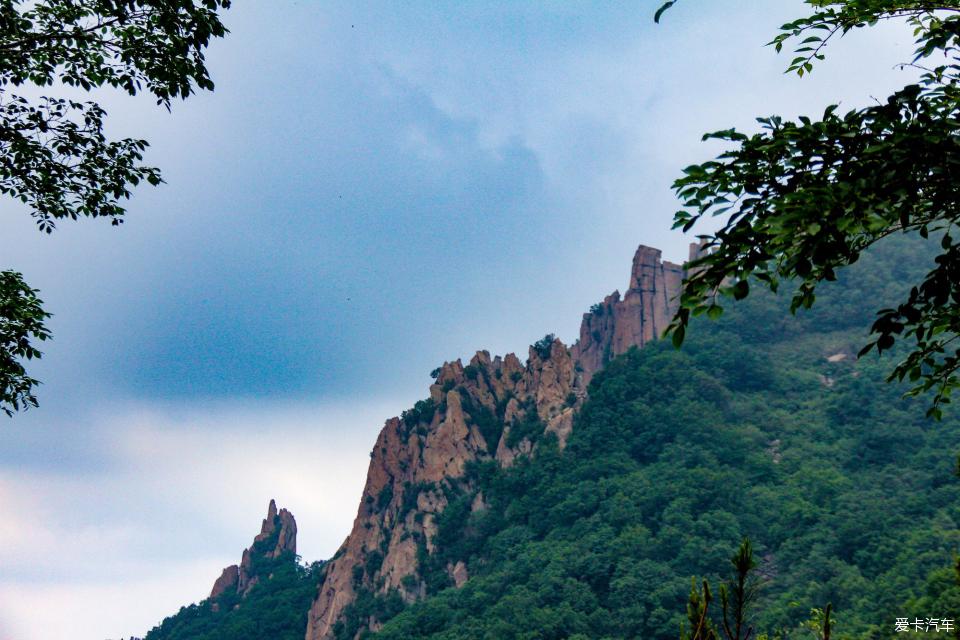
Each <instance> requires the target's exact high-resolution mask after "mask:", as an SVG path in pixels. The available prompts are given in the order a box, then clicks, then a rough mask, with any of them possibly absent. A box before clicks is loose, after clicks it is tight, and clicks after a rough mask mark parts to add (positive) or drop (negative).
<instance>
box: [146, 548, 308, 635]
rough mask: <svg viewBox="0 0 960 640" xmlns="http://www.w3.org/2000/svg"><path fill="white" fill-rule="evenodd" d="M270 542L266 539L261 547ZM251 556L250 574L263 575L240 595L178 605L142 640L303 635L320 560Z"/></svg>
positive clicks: (228, 594) (235, 594) (288, 556)
mask: <svg viewBox="0 0 960 640" xmlns="http://www.w3.org/2000/svg"><path fill="white" fill-rule="evenodd" d="M278 532H279V530H278ZM273 542H275V540H273V541H270V540H268V541H266V544H265V545H264V546H265V547H269V546H270V544H271V543H273ZM255 546H256V545H255ZM251 558H252V560H253V567H252V572H253V575H258V576H262V577H263V578H262V579H260V580H259V581H258V582H257V583H256V584H255V585H254V586H253V588H252V589H251V590H250V592H249V593H248V594H247V595H246V597H243V598H241V597H240V595H239V594H238V593H237V592H236V591H233V592H229V591H228V592H227V593H224V594H222V595H221V596H220V597H218V598H216V599H207V600H204V601H203V602H201V603H199V604H192V605H190V606H188V607H181V609H180V611H179V612H177V613H176V614H175V615H172V616H170V617H168V618H167V619H166V620H164V621H163V622H162V623H161V624H160V625H158V626H156V627H154V628H153V629H152V630H151V631H150V632H149V633H147V635H146V637H145V638H144V640H188V639H189V640H266V639H267V638H269V639H270V640H303V630H304V628H305V627H306V626H307V610H308V609H309V608H310V602H311V601H312V600H313V597H314V596H315V595H316V591H317V582H318V581H319V579H320V571H321V569H322V567H323V565H322V563H320V562H314V563H312V564H309V565H304V564H301V563H300V562H298V559H297V557H296V556H294V555H293V554H291V553H284V554H281V555H280V556H279V557H277V558H267V557H264V556H261V555H259V554H251Z"/></svg>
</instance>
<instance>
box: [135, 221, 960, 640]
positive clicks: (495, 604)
mask: <svg viewBox="0 0 960 640" xmlns="http://www.w3.org/2000/svg"><path fill="white" fill-rule="evenodd" d="M927 244H928V243H923V242H914V241H912V240H910V239H909V238H898V239H891V240H889V241H887V242H885V243H884V244H882V245H880V246H878V247H876V248H875V249H874V250H872V251H870V252H869V253H867V254H865V255H864V256H863V258H862V259H861V261H860V262H859V263H857V264H856V265H855V266H853V267H851V268H849V269H846V270H844V271H842V272H841V273H839V274H838V275H839V276H840V277H839V279H838V281H837V282H834V283H830V284H829V285H825V286H823V287H821V289H820V290H818V300H817V304H816V305H815V306H814V307H813V309H810V310H801V311H799V312H798V314H797V316H795V317H794V316H791V314H790V313H789V311H788V306H789V296H788V295H782V296H774V295H773V294H769V293H759V292H758V293H757V294H755V295H753V296H751V297H750V298H748V299H746V300H744V301H742V302H740V303H737V304H736V305H733V306H731V308H729V309H728V310H727V313H725V314H724V315H723V316H722V317H721V318H720V319H719V320H716V321H707V320H703V321H698V322H696V323H695V324H694V325H693V326H692V327H691V332H690V333H689V334H688V337H687V341H686V343H685V344H684V346H683V348H682V349H675V348H674V347H672V346H671V345H670V344H669V342H668V341H658V342H656V343H653V344H651V345H648V346H647V347H645V348H643V349H641V350H637V349H633V350H632V351H630V352H628V353H626V354H624V355H623V356H621V357H619V358H616V359H615V360H613V361H612V362H610V363H609V364H608V365H607V367H606V368H605V369H604V370H603V371H601V372H600V373H599V374H598V375H596V376H595V378H594V380H593V381H592V383H591V386H590V391H589V399H588V400H587V402H586V403H585V404H584V406H583V408H582V410H581V412H580V414H579V416H578V418H577V419H576V422H575V427H574V430H573V433H572V435H571V436H570V439H569V441H568V443H567V446H566V448H565V449H564V450H563V451H562V452H561V451H560V450H559V449H558V446H557V441H556V440H555V438H554V436H552V435H550V436H541V437H540V438H539V441H538V442H537V443H536V448H535V455H534V456H532V457H530V458H521V459H520V462H519V463H517V464H515V465H514V466H512V467H510V468H506V469H504V468H500V467H498V466H497V464H496V463H495V462H493V461H492V460H487V461H483V462H479V463H475V464H473V465H472V466H470V467H469V469H468V472H467V475H466V476H465V477H464V478H463V479H461V481H459V482H457V483H455V484H450V485H448V486H445V487H444V490H445V491H446V493H447V496H448V499H449V500H450V504H449V506H448V507H447V509H446V510H445V511H444V513H443V514H442V515H441V517H440V518H439V520H438V525H439V530H438V533H437V534H436V536H435V538H434V540H433V542H434V543H435V544H436V546H437V550H436V552H435V553H434V554H432V555H429V556H427V555H423V556H422V557H421V562H422V574H423V577H424V579H425V581H426V583H427V587H428V597H427V598H426V599H425V600H423V601H421V602H419V603H416V604H413V605H409V606H404V604H403V603H402V601H401V600H400V598H399V596H398V595H397V594H396V593H392V594H386V595H374V594H370V593H362V594H360V597H359V599H358V601H357V602H356V603H355V604H354V605H352V606H351V607H350V608H348V610H347V612H346V615H345V618H344V620H343V622H342V624H340V625H339V627H338V628H337V629H336V631H337V634H338V637H339V638H342V639H351V638H354V637H355V636H357V635H358V634H359V635H360V636H361V637H371V638H377V639H380V640H408V639H430V640H455V639H456V640H560V639H569V640H586V639H596V640H605V639H609V640H613V639H628V638H643V639H668V638H669V639H674V638H677V637H678V636H679V633H680V628H681V624H682V623H684V622H685V620H686V612H685V608H686V604H687V601H688V598H689V596H690V591H691V583H692V580H694V579H695V580H696V581H697V584H699V583H700V582H699V581H700V580H702V579H703V578H707V579H709V580H710V583H711V584H713V585H717V584H719V583H720V582H721V581H722V580H723V579H725V578H727V577H728V576H729V574H730V571H729V568H730V558H731V556H732V555H733V554H734V552H735V551H736V550H737V547H738V546H739V544H740V542H741V541H742V540H743V538H744V537H747V538H749V539H750V540H751V541H752V543H753V547H754V551H755V558H756V561H757V569H756V571H755V576H756V578H757V580H758V584H759V592H758V593H759V595H758V599H757V600H756V602H755V604H754V606H753V607H752V609H751V610H750V612H749V614H748V619H749V622H750V623H751V624H753V625H754V626H755V629H756V632H755V633H754V635H753V636H752V637H754V638H764V637H766V638H771V639H772V638H791V639H792V638H798V639H799V638H814V637H819V636H817V635H816V634H815V631H814V629H813V625H812V624H811V620H812V619H814V618H816V615H817V612H816V611H815V610H816V609H822V608H823V607H825V606H826V605H827V604H828V603H829V604H832V606H833V610H834V614H833V635H832V637H833V638H835V639H836V638H840V639H842V638H888V637H893V636H895V635H897V634H896V632H895V621H896V619H897V618H908V619H909V620H910V621H911V622H912V621H913V620H914V619H915V618H921V619H923V618H937V619H944V618H946V619H953V620H954V621H957V620H958V619H960V588H958V587H957V581H956V576H955V572H954V568H953V563H954V558H955V554H956V552H957V549H958V547H960V527H958V524H960V481H958V479H957V478H956V475H955V466H956V463H957V452H958V443H960V415H958V414H957V412H956V411H950V410H948V411H947V412H946V413H945V416H944V419H943V420H942V421H940V422H937V421H933V420H930V419H928V418H926V417H925V415H924V414H925V409H926V406H927V405H926V403H927V402H928V400H929V399H927V398H922V397H921V398H905V397H904V396H903V392H904V390H905V389H906V387H905V386H897V385H895V384H890V383H887V382H886V381H885V375H886V374H887V372H889V370H890V368H891V362H892V359H891V357H889V356H884V357H883V358H878V357H877V356H875V355H870V356H867V357H864V358H862V359H860V360H857V358H856V356H855V354H856V353H857V351H858V349H859V348H860V347H861V346H862V343H863V341H864V339H865V338H864V336H865V334H866V330H867V328H868V327H869V324H870V322H871V319H872V318H871V313H872V310H875V309H876V308H878V305H882V304H885V303H888V302H889V303H893V302H895V301H896V300H897V299H898V297H900V296H902V295H903V294H904V293H905V288H906V287H907V286H908V285H907V284H904V283H910V282H914V281H916V280H917V278H918V274H919V275H922V273H923V272H925V270H927V269H928V268H929V261H930V259H931V256H930V255H929V253H927V251H926V246H927ZM893 357H896V354H893ZM478 492H482V494H483V499H484V500H485V501H486V504H487V505H488V508H486V509H481V510H478V511H475V512H471V510H470V505H471V504H472V503H473V501H474V496H475V495H476V493H478ZM458 560H463V561H465V562H466V564H467V567H468V570H469V574H470V579H469V580H468V581H467V582H466V584H465V585H464V586H462V587H461V588H459V589H456V588H453V587H452V585H451V583H450V578H449V577H448V571H447V568H448V567H449V566H450V563H453V562H456V561H458ZM317 576H318V573H317V572H316V571H315V570H310V569H304V568H302V567H298V565H297V564H296V562H294V561H292V559H287V561H286V562H285V564H283V566H282V567H281V566H278V569H277V572H276V573H275V574H274V579H272V580H270V581H268V582H267V583H266V584H264V585H257V586H256V587H255V588H254V589H253V591H252V592H251V594H250V596H249V597H248V598H247V599H246V600H244V601H243V602H240V603H239V607H238V608H236V609H232V608H231V607H232V606H233V605H234V604H238V603H236V602H230V603H224V604H225V605H227V606H222V607H221V611H223V612H222V613H219V614H217V613H213V612H212V611H211V608H210V603H201V604H200V605H194V606H191V607H187V608H185V609H183V610H181V612H180V613H179V614H178V615H177V616H174V617H172V618H169V619H168V620H166V621H165V622H164V623H163V625H161V626H160V627H159V628H157V629H155V630H154V631H153V632H151V634H150V635H148V636H147V640H166V639H168V638H169V639H174V638H176V639H177V640H191V639H195V638H196V639H200V638H202V639H204V640H213V639H214V638H217V639H220V638H224V639H225V638H231V639H233V640H239V639H244V638H253V637H258V638H266V637H269V638H288V637H289V638H294V637H297V638H299V637H300V636H299V635H297V634H298V633H299V634H301V635H302V631H303V626H302V622H303V620H304V612H305V611H306V610H307V608H308V606H309V601H310V597H311V596H312V595H313V594H314V593H315V591H314V590H315V588H316V581H317ZM716 614H717V611H716V610H714V611H713V615H716ZM371 615H372V616H374V617H376V618H378V619H379V620H381V621H385V622H386V624H385V625H384V626H383V627H382V629H380V630H379V631H378V632H377V633H373V632H371V631H369V629H368V628H367V627H366V621H367V620H368V618H369V617H370V616H371ZM257 625H260V626H259V627H258V626H257ZM297 625H301V626H299V627H297ZM911 632H913V631H912V628H911ZM258 634H259V635H258ZM948 636H952V634H949V633H947V634H943V635H941V636H940V637H948Z"/></svg>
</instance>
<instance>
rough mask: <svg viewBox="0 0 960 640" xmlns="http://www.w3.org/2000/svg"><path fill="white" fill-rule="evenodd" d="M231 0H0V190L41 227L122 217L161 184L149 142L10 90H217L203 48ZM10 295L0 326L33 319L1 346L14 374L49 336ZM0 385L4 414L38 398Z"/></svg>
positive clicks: (30, 297) (163, 100) (22, 299)
mask: <svg viewBox="0 0 960 640" xmlns="http://www.w3.org/2000/svg"><path fill="white" fill-rule="evenodd" d="M229 6H230V0H163V1H160V0H129V1H125V2H116V1H114V0H89V1H87V2H76V1H74V0H0V193H2V194H3V195H5V196H8V197H10V198H12V199H14V200H17V201H20V202H21V203H23V204H24V205H26V206H27V207H28V208H29V211H30V215H32V216H33V218H34V219H35V220H36V222H37V226H38V227H39V229H40V230H41V231H43V232H46V233H50V232H52V231H53V229H54V228H55V226H56V222H57V221H58V220H62V219H70V220H76V219H78V218H80V217H91V218H96V217H104V218H108V219H110V221H111V222H112V223H113V224H119V223H120V222H122V220H123V215H124V213H125V209H124V207H123V205H122V204H121V202H122V201H123V200H126V199H128V198H129V197H130V196H131V189H132V188H133V187H135V186H136V185H138V184H140V183H141V182H143V181H146V182H148V183H150V184H152V185H157V184H159V183H160V182H161V176H160V172H159V170H158V169H156V168H155V167H150V166H146V165H144V164H142V163H141V161H142V160H143V152H144V150H145V149H146V147H147V142H146V141H145V140H140V139H133V138H126V139H122V140H109V139H108V138H107V136H106V134H105V133H104V118H105V116H106V112H105V111H104V110H103V108H102V107H100V105H99V104H97V103H96V102H92V101H88V102H78V101H75V100H72V99H65V98H61V97H55V96H40V97H38V98H28V97H24V96H22V95H19V94H18V93H16V90H17V87H22V86H25V85H34V86H36V87H40V88H44V87H50V86H54V85H57V84H60V85H66V86H67V87H72V88H76V89H80V90H83V91H91V90H93V89H97V88H100V87H112V88H116V89H120V90H122V91H125V92H126V93H128V94H130V95H137V94H138V93H141V92H144V91H145V92H148V93H150V94H152V95H153V97H154V98H156V100H157V104H159V105H162V106H164V107H166V108H168V109H169V108H170V105H171V101H172V100H173V99H175V98H187V97H188V96H190V95H191V94H192V93H193V92H194V90H195V88H200V89H208V90H212V89H213V81H212V80H211V79H210V76H209V73H208V72H207V68H206V66H205V59H204V49H205V48H206V47H207V46H208V45H209V43H210V41H211V39H212V38H218V37H222V36H224V35H225V34H226V29H225V28H224V26H223V24H222V23H221V21H220V19H219V16H218V14H217V12H218V11H220V10H224V9H227V8H228V7H229ZM3 273H4V274H7V275H6V276H5V277H7V278H10V277H11V274H12V272H3ZM17 277H19V276H17ZM17 292H18V293H17ZM14 293H17V295H10V292H9V290H7V289H6V287H5V290H4V294H3V295H4V301H5V304H4V306H3V309H2V311H3V313H4V315H3V316H2V317H0V322H9V323H14V324H15V323H17V322H18V319H19V318H23V317H25V316H31V317H32V321H33V322H34V326H35V328H36V329H37V332H34V331H28V332H27V333H25V334H22V338H23V339H22V341H20V342H18V345H19V347H18V348H13V349H11V348H10V347H9V345H8V344H6V343H3V344H0V360H2V361H4V363H5V364H4V367H6V368H5V369H4V370H3V371H2V372H0V375H2V376H9V373H8V372H9V371H11V370H12V369H10V368H9V364H7V363H9V362H13V363H14V366H15V368H19V369H18V370H22V368H23V367H22V359H23V358H27V359H29V357H34V358H37V357H40V352H39V351H37V350H36V348H35V347H34V346H33V345H32V344H31V342H30V337H31V336H32V337H33V338H37V339H42V338H41V336H46V335H47V332H46V329H44V328H43V320H44V318H46V317H47V315H46V314H45V313H43V312H42V311H41V310H40V307H39V301H38V300H37V299H36V297H35V295H34V294H35V292H34V291H33V290H31V289H29V288H28V287H26V286H25V285H24V286H23V287H20V288H19V289H15V290H14ZM27 354H30V355H29V356H28V355H27ZM10 381H12V382H10ZM0 382H2V383H3V384H5V385H8V384H13V392H12V394H13V395H12V396H11V395H10V392H9V389H10V387H9V386H8V387H5V389H6V390H7V391H6V392H5V393H4V395H3V396H0V409H3V410H4V411H5V412H7V413H8V414H11V413H12V412H14V411H17V410H18V409H20V408H22V407H25V406H31V405H32V406H35V405H36V398H35V397H34V395H33V393H32V389H33V387H34V385H35V384H36V381H35V380H34V379H32V378H30V377H29V376H27V375H26V374H25V373H23V372H21V373H19V374H15V375H14V376H13V378H6V379H2V381H0Z"/></svg>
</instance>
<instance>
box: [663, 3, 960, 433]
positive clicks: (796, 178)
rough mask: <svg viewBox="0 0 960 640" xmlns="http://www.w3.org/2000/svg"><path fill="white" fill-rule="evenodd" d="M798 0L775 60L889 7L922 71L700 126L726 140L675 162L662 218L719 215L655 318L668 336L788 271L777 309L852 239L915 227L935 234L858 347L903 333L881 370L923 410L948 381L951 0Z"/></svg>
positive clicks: (867, 241) (954, 286) (954, 32)
mask: <svg viewBox="0 0 960 640" xmlns="http://www.w3.org/2000/svg"><path fill="white" fill-rule="evenodd" d="M806 1H807V4H809V5H810V6H811V7H812V8H813V13H812V14H811V15H809V16H807V17H803V18H800V19H799V20H796V21H794V22H790V23H788V24H785V25H783V27H781V32H780V33H779V34H778V35H777V36H776V37H775V38H774V39H773V41H772V42H771V43H770V44H772V45H773V46H774V47H775V48H776V50H777V51H780V50H781V49H782V48H783V46H784V44H786V43H787V42H789V41H791V40H799V44H798V45H797V47H796V57H795V58H793V59H792V60H791V62H790V64H789V67H788V71H793V72H796V73H797V74H798V75H800V76H802V75H804V74H805V73H809V72H810V71H811V70H812V69H813V65H814V64H815V63H816V62H818V61H820V60H823V59H824V53H823V52H824V51H825V48H826V47H827V45H828V44H829V43H830V42H831V41H832V40H833V39H835V38H836V37H838V36H842V35H843V34H846V33H848V32H850V31H851V30H854V29H858V28H863V27H868V26H872V25H875V24H876V23H877V22H879V21H882V20H891V19H899V20H904V21H906V22H907V23H908V24H909V25H910V26H911V27H912V28H913V32H914V36H915V43H916V50H915V57H914V58H913V60H912V62H910V63H908V64H910V65H911V66H914V67H917V68H919V69H921V70H922V72H923V73H922V75H921V76H920V79H919V81H918V82H916V83H914V84H910V85H908V86H905V87H903V88H902V89H900V90H899V91H896V92H895V93H893V94H892V95H890V96H889V97H888V98H886V99H884V100H881V101H878V103H877V104H875V105H872V106H869V107H866V108H862V109H852V110H850V111H847V112H846V113H841V112H840V111H839V110H838V108H837V106H836V105H832V106H829V107H827V108H826V110H825V111H824V112H823V115H822V116H821V117H820V118H808V117H800V118H799V120H798V121H797V122H793V121H789V120H784V119H783V118H781V117H779V116H770V117H766V118H759V119H758V121H759V122H760V125H761V132H760V133H756V134H753V135H748V134H745V133H741V132H739V131H737V130H735V129H728V130H725V131H718V132H715V133H710V134H707V135H706V136H704V139H714V140H721V141H724V142H727V143H730V146H731V148H730V150H728V151H727V152H725V153H723V154H722V155H720V156H719V157H718V158H717V159H716V160H712V161H708V162H705V163H703V164H698V165H692V166H690V167H687V168H686V169H684V174H685V175H684V176H683V177H681V178H680V179H678V180H677V181H676V182H675V183H674V188H675V189H676V191H677V193H678V195H679V196H680V199H681V200H682V201H683V206H684V208H683V209H682V210H681V211H679V212H678V213H677V214H676V217H675V227H680V228H682V229H683V230H684V231H688V230H690V229H692V228H693V227H694V226H696V225H698V224H699V223H701V222H702V221H703V219H704V218H708V217H713V216H721V217H722V220H723V222H722V226H721V228H720V229H719V230H718V231H716V232H714V233H708V234H705V235H702V236H700V237H701V238H703V239H704V240H705V247H706V249H707V250H708V253H707V254H706V255H704V256H703V257H701V258H700V259H698V260H696V261H695V262H694V263H693V266H694V267H695V269H694V271H693V275H691V276H690V277H688V279H687V280H686V281H685V284H684V289H683V294H682V300H681V305H682V306H681V308H680V310H679V312H678V314H677V315H676V317H675V318H674V320H673V322H672V323H671V325H670V328H669V329H668V331H672V333H673V338H674V341H675V343H677V344H679V343H681V342H682V341H683V339H684V336H685V333H686V328H687V326H688V324H689V322H690V320H691V318H692V317H693V316H696V315H698V314H701V313H706V314H708V315H709V316H711V317H716V316H717V315H719V314H720V313H721V312H722V306H721V305H720V304H719V301H720V300H721V299H722V298H723V297H732V298H734V299H735V300H740V299H743V298H745V297H746V296H747V295H748V294H749V292H750V286H751V284H757V283H759V284H761V285H763V286H765V287H768V288H770V289H773V290H776V289H777V287H778V285H779V284H780V283H781V282H782V281H784V280H788V279H794V278H796V279H797V280H798V281H799V283H800V284H799V286H798V287H797V288H796V290H795V292H794V295H793V300H792V303H791V307H790V309H791V311H796V310H797V309H799V308H801V307H802V308H809V307H810V306H811V305H812V304H813V302H814V300H815V297H816V296H815V291H816V290H817V288H818V287H819V286H821V284H822V283H823V282H825V281H831V280H833V279H835V278H836V277H837V272H838V270H839V269H840V268H842V267H846V266H848V265H851V264H853V263H855V262H857V261H858V260H859V259H860V258H861V256H862V255H863V252H864V250H865V249H867V248H868V247H870V246H871V245H873V244H874V243H876V242H877V241H879V240H881V239H883V238H885V237H887V236H890V235H891V234H902V233H916V234H919V235H921V236H922V237H924V238H929V239H930V241H931V243H934V242H935V241H936V242H938V243H939V245H940V248H939V255H937V256H936V259H935V262H934V263H932V264H931V265H930V267H931V268H930V269H929V271H928V272H927V273H926V275H920V276H919V277H917V278H916V279H915V280H914V281H912V283H911V284H912V285H913V286H911V287H910V288H909V289H908V291H907V292H906V293H905V294H904V296H903V297H902V298H901V299H899V300H897V301H891V302H893V303H894V304H891V305H890V306H889V307H887V308H881V310H880V311H879V312H878V314H877V317H876V319H875V321H874V323H873V326H872V328H871V334H872V335H871V337H870V338H869V339H868V340H866V341H865V342H866V344H865V346H863V348H862V351H861V353H866V352H868V351H870V350H872V349H875V350H876V351H877V352H885V351H889V350H893V347H894V343H895V342H897V341H898V340H904V341H907V342H911V343H912V346H911V348H910V349H909V350H907V351H898V353H899V355H900V356H901V357H902V360H901V361H900V362H899V364H897V365H896V367H895V368H894V369H893V372H892V373H891V374H890V379H891V380H899V381H903V380H904V379H908V380H909V381H910V382H911V383H913V385H914V386H913V387H912V389H910V391H909V392H910V393H911V394H920V393H923V392H927V391H933V402H932V406H931V407H930V408H929V412H928V413H929V415H932V416H934V417H939V416H941V405H942V404H945V403H947V402H949V400H950V394H951V391H952V390H953V389H954V388H956V387H957V386H960V378H958V375H957V372H958V369H960V350H957V349H956V347H957V344H956V341H957V338H958V335H960V244H958V239H957V235H956V229H955V225H956V223H957V222H958V220H960V191H958V190H957V188H956V185H957V184H960V181H958V179H960V135H958V134H960V2H956V0H952V1H946V2H936V3H929V2H915V1H912V0H806ZM673 4H675V2H668V3H666V4H664V5H663V6H662V7H661V8H660V10H659V11H658V12H657V15H656V18H657V19H658V20H659V18H660V17H661V15H662V13H663V11H665V10H666V9H668V8H669V7H670V6H671V5H673ZM924 65H931V66H924Z"/></svg>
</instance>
